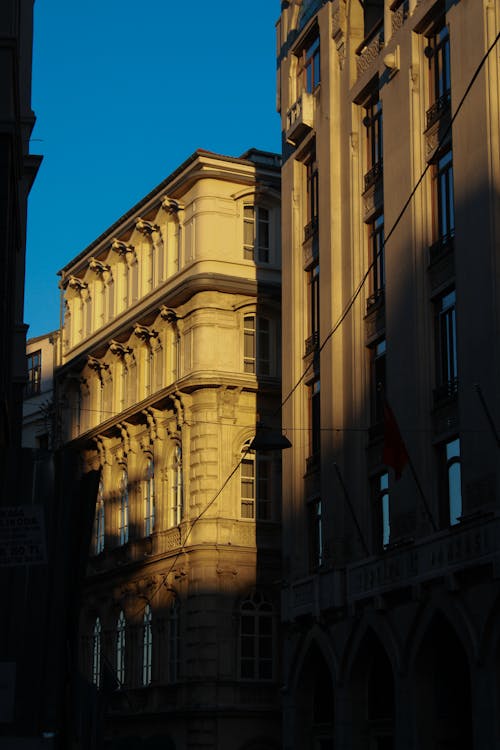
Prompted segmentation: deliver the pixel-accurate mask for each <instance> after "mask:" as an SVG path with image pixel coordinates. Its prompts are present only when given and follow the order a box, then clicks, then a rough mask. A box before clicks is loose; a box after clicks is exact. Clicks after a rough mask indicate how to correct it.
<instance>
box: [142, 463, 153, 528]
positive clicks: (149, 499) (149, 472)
mask: <svg viewBox="0 0 500 750" xmlns="http://www.w3.org/2000/svg"><path fill="white" fill-rule="evenodd" d="M154 525H155V469H154V462H153V459H152V458H150V459H149V461H148V463H147V466H146V475H145V477H144V535H145V536H149V535H150V534H152V533H153V529H154Z"/></svg>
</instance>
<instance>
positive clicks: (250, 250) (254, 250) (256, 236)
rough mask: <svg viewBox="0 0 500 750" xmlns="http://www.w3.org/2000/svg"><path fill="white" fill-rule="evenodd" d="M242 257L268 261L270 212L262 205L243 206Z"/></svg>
mask: <svg viewBox="0 0 500 750" xmlns="http://www.w3.org/2000/svg"><path fill="white" fill-rule="evenodd" d="M243 231H244V237H243V257H244V258H245V259H246V260H253V261H255V262H256V263H269V251H270V212H269V209H268V208H264V207H263V206H251V205H250V206H245V207H244V208H243Z"/></svg>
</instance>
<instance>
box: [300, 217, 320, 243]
mask: <svg viewBox="0 0 500 750" xmlns="http://www.w3.org/2000/svg"><path fill="white" fill-rule="evenodd" d="M318 227H319V222H318V217H317V216H314V217H313V218H312V219H311V221H310V222H309V224H306V225H305V227H304V242H307V240H310V239H311V237H314V235H315V234H317V233H318Z"/></svg>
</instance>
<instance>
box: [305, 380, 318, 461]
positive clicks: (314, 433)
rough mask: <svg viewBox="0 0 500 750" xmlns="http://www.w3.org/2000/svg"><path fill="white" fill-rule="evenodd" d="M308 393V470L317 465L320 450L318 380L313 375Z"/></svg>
mask: <svg viewBox="0 0 500 750" xmlns="http://www.w3.org/2000/svg"><path fill="white" fill-rule="evenodd" d="M308 391H309V394H308V395H309V458H308V468H312V466H313V465H314V466H316V465H317V464H318V463H319V456H320V450H321V402H320V392H321V389H320V379H319V375H318V374H315V377H314V380H313V381H312V383H310V384H309V386H308Z"/></svg>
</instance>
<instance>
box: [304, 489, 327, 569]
mask: <svg viewBox="0 0 500 750" xmlns="http://www.w3.org/2000/svg"><path fill="white" fill-rule="evenodd" d="M307 511H308V524H309V529H308V531H309V533H308V543H309V550H308V551H309V567H310V570H311V572H314V571H316V570H318V569H319V568H321V567H323V565H324V564H325V534H324V514H323V501H322V499H321V497H319V496H318V497H313V498H311V499H310V500H309V501H308V504H307Z"/></svg>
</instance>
